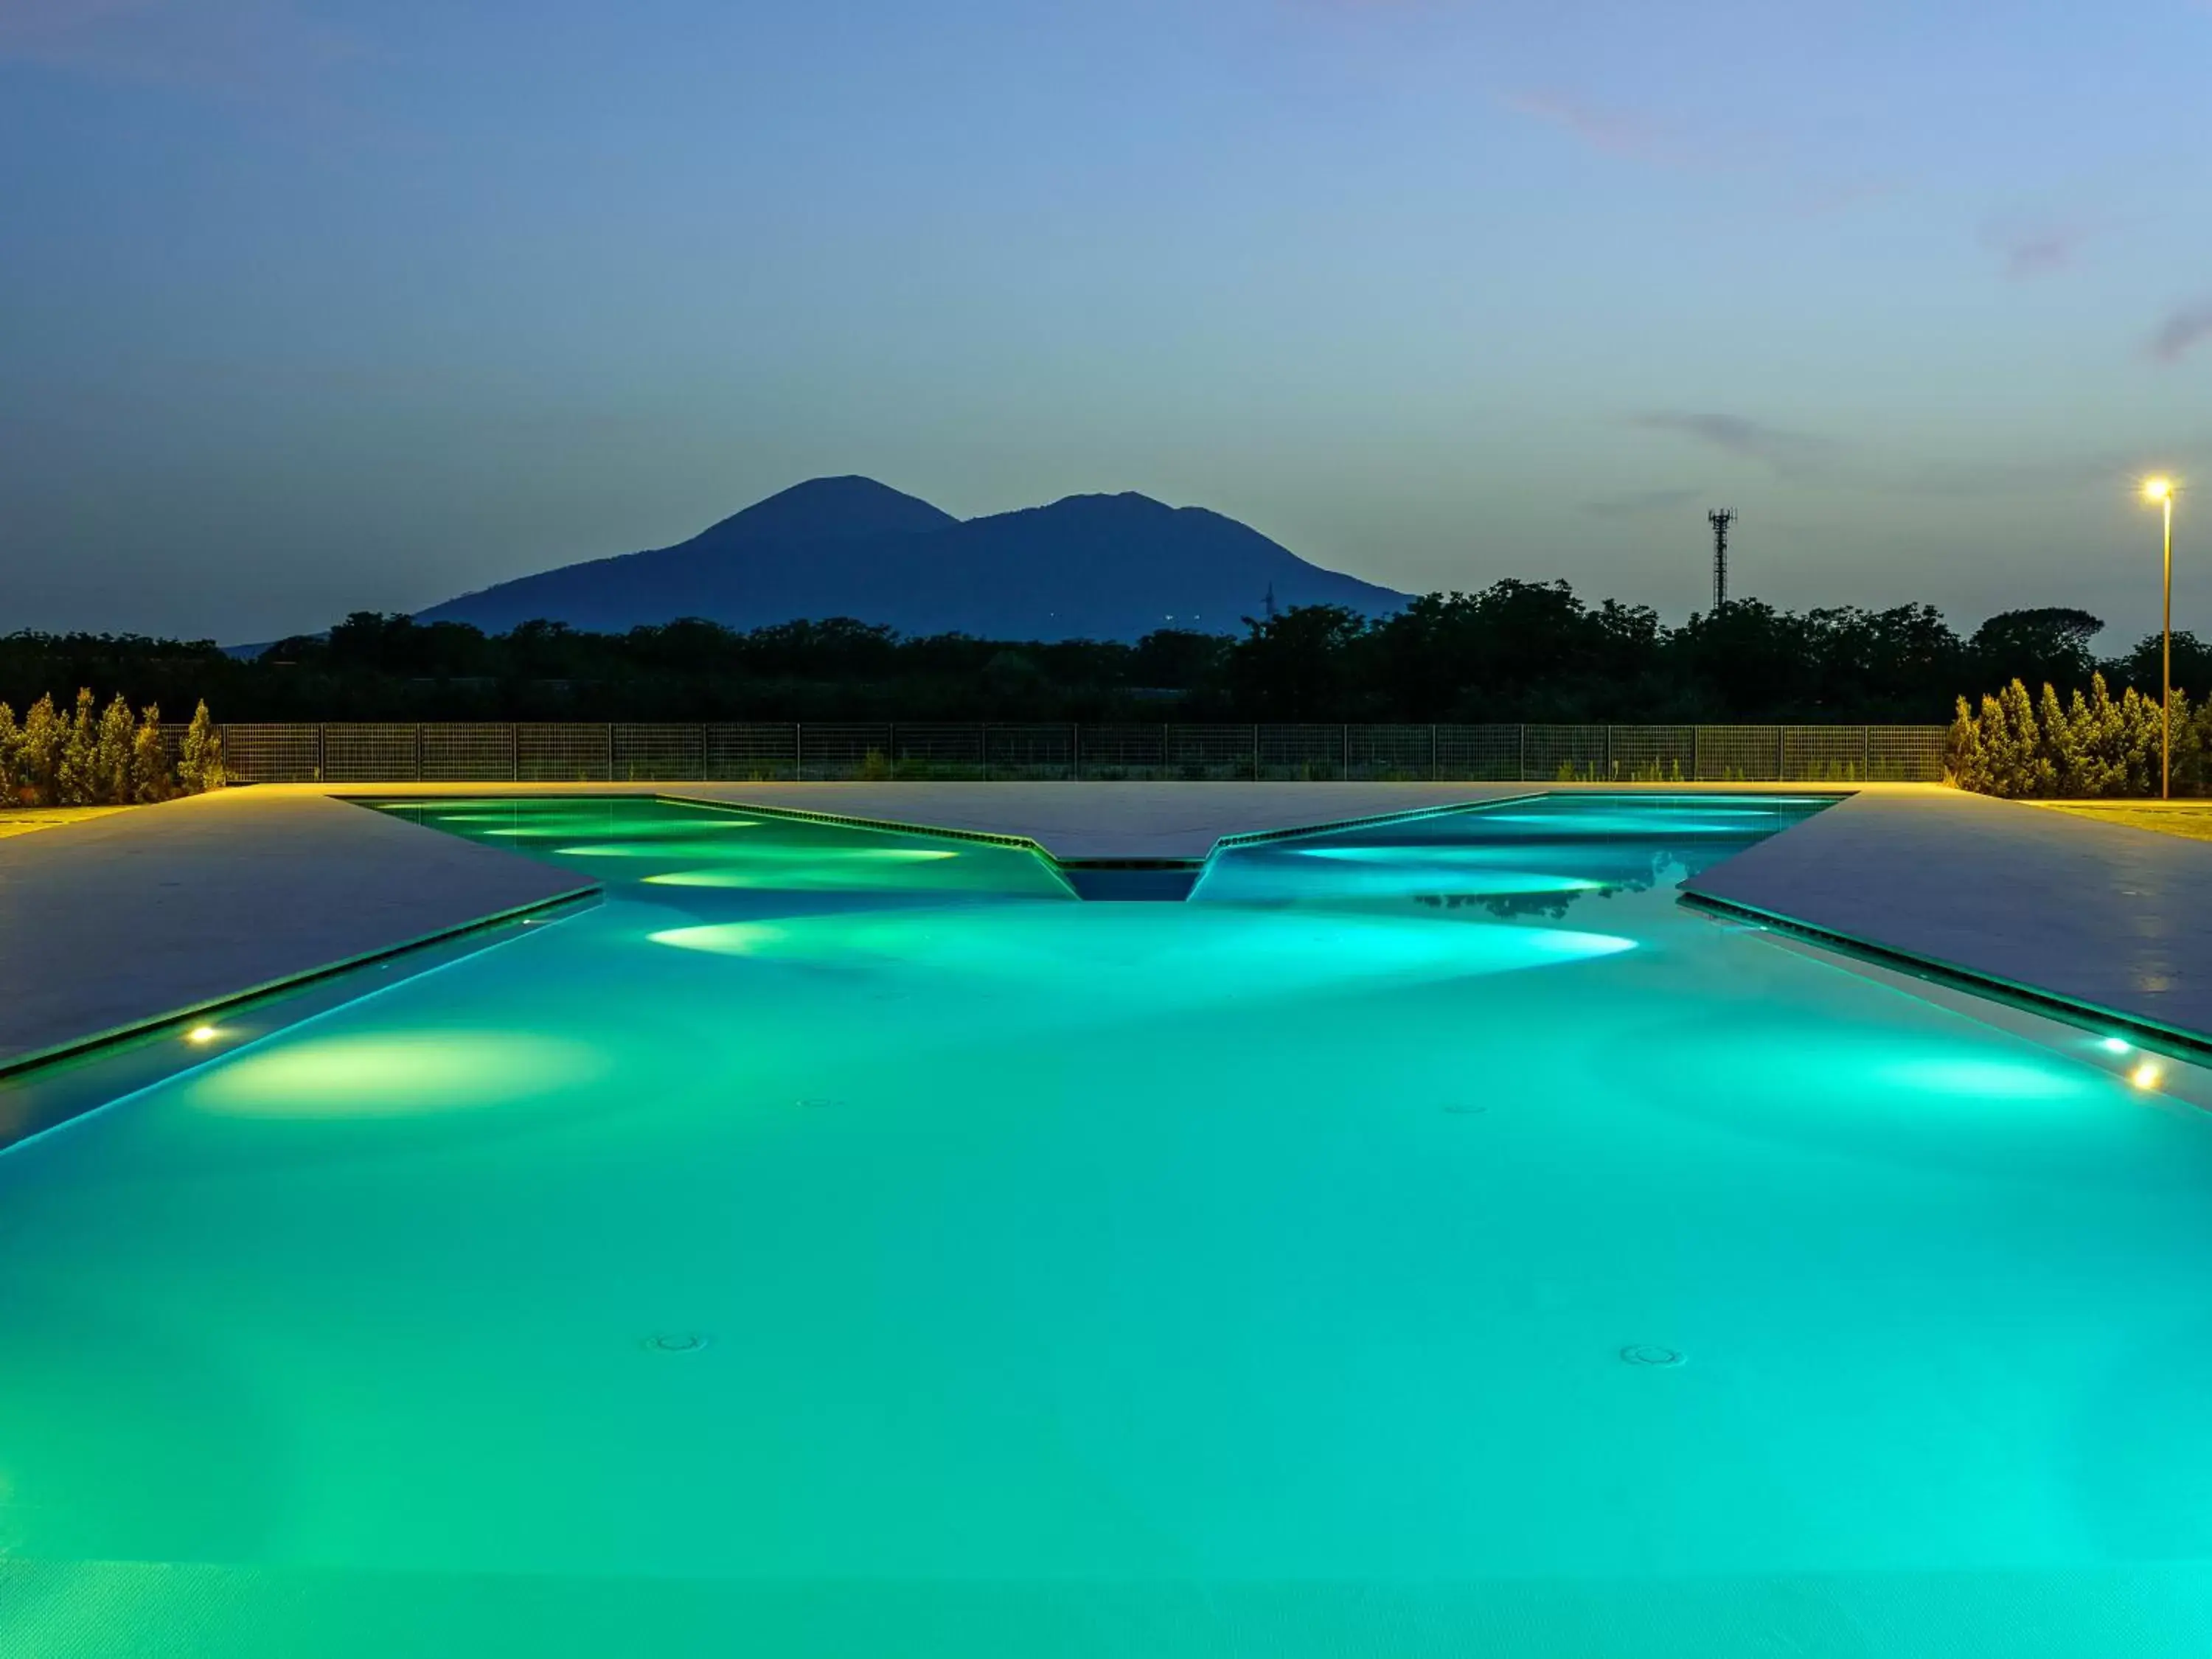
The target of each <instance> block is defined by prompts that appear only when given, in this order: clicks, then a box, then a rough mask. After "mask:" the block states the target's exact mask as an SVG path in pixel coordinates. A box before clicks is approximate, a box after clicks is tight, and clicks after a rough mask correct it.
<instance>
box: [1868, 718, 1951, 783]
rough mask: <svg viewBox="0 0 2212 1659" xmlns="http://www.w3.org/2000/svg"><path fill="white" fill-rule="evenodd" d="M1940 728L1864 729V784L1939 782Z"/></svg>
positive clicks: (1942, 732)
mask: <svg viewBox="0 0 2212 1659" xmlns="http://www.w3.org/2000/svg"><path fill="white" fill-rule="evenodd" d="M1948 735H1949V734H1948V732H1946V730H1945V729H1944V728H1943V727H1942V726H1868V727H1867V728H1866V757H1867V773H1866V775H1867V781H1868V782H1869V783H1940V782H1942V778H1943V744H1944V741H1945V739H1946V738H1948Z"/></svg>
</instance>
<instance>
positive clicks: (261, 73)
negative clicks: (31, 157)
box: [0, 0, 359, 96]
mask: <svg viewBox="0 0 2212 1659" xmlns="http://www.w3.org/2000/svg"><path fill="white" fill-rule="evenodd" d="M357 55H359V48H358V46H356V43H355V42H354V41H352V40H349V39H348V38H347V37H345V36H344V35H342V34H340V33H338V32H337V31H336V30H333V29H331V28H327V27H325V26H323V25H322V24H319V23H318V22H316V21H313V19H311V18H309V17H307V16H306V15H303V14H302V13H301V11H300V10H299V9H298V8H297V7H296V6H295V5H293V4H291V3H289V0H0V62H6V63H18V64H35V65H38V66H39V67H40V68H44V69H51V70H64V71H68V72H70V73H75V74H79V75H85V76H93V77H95V78H98V79H102V80H114V81H135V82H154V83H160V84H167V85H176V86H189V87H196V88H201V89H203V90H209V91H220V92H230V93H246V94H259V95H264V96H266V95H278V96H283V95H289V94H292V93H294V92H295V91H296V90H297V89H298V88H299V86H300V84H301V82H304V81H306V80H307V79H309V78H311V77H313V76H316V75H318V74H319V73H320V72H321V71H323V70H326V69H328V68H330V67H331V66H332V65H333V64H338V63H341V62H343V61H344V60H346V59H348V58H354V57H356V56H357Z"/></svg>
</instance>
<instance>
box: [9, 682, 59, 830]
mask: <svg viewBox="0 0 2212 1659" xmlns="http://www.w3.org/2000/svg"><path fill="white" fill-rule="evenodd" d="M68 742H69V722H68V721H67V720H64V719H63V718H62V717H61V715H60V714H58V713H56V712H55V709H54V700H53V699H52V697H50V696H47V697H40V699H39V700H38V702H34V703H33V704H32V705H31V709H30V712H29V713H28V714H26V715H24V717H23V732H22V737H21V740H20V743H21V746H20V747H19V749H18V750H17V751H16V752H17V753H18V754H19V755H20V756H21V773H22V786H21V787H22V790H23V793H26V794H27V795H29V797H30V798H31V800H32V802H33V804H34V805H40V806H52V805H54V803H55V802H56V801H58V799H60V798H61V769H62V750H63V748H64V746H65V745H66V744H68Z"/></svg>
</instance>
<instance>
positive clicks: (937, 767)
mask: <svg viewBox="0 0 2212 1659" xmlns="http://www.w3.org/2000/svg"><path fill="white" fill-rule="evenodd" d="M890 755H891V764H892V765H893V766H894V767H895V768H896V771H897V775H899V776H900V777H937V778H980V777H981V776H982V775H983V763H984V759H985V749H984V727H983V726H981V725H975V726H931V725H908V723H907V722H905V721H903V720H902V721H900V722H899V723H898V724H897V725H896V726H893V727H892V728H891V743H890Z"/></svg>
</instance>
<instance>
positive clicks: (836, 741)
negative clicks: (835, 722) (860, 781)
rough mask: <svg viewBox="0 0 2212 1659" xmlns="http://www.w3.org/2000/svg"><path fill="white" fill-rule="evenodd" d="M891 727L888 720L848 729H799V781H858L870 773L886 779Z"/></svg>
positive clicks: (842, 727) (830, 727) (808, 727)
mask: <svg viewBox="0 0 2212 1659" xmlns="http://www.w3.org/2000/svg"><path fill="white" fill-rule="evenodd" d="M891 736H892V734H891V727H890V721H888V720H884V721H881V722H875V721H870V722H865V723H860V724H854V725H849V726H800V727H799V763H798V768H797V771H798V775H799V776H800V777H802V778H817V779H821V778H857V777H860V776H862V775H865V774H867V773H871V772H881V773H883V774H884V775H888V774H889V770H890V754H891Z"/></svg>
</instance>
